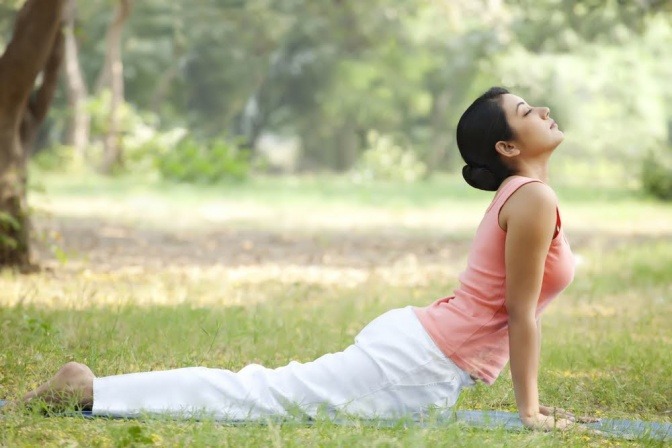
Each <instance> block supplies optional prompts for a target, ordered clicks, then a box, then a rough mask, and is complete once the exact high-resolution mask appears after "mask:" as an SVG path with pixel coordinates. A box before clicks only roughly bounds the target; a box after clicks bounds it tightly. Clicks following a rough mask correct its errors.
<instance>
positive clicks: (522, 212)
mask: <svg viewBox="0 0 672 448" xmlns="http://www.w3.org/2000/svg"><path fill="white" fill-rule="evenodd" d="M509 182H514V183H513V184H509V185H510V187H511V188H510V190H512V191H509V195H508V197H507V198H506V199H505V201H504V203H503V204H502V206H501V208H500V213H499V214H500V218H503V219H500V224H503V222H502V221H508V218H509V217H511V216H514V215H515V216H518V217H520V218H522V219H521V221H522V222H526V223H529V222H530V221H537V222H539V221H545V220H546V219H545V218H548V219H549V220H551V219H555V216H556V209H557V206H558V198H557V196H556V194H555V191H553V189H552V188H551V187H550V186H549V185H548V184H546V183H544V182H542V181H540V180H538V179H532V178H521V177H517V178H516V179H511V180H510V181H509Z"/></svg>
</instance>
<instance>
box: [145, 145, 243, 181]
mask: <svg viewBox="0 0 672 448" xmlns="http://www.w3.org/2000/svg"><path fill="white" fill-rule="evenodd" d="M155 163H156V167H157V169H158V170H159V173H160V174H161V176H162V177H163V178H164V179H166V180H173V181H177V182H189V183H206V184H211V183H216V182H221V181H225V180H228V181H242V180H245V179H246V178H247V176H248V174H249V172H250V157H249V152H248V151H245V150H243V149H241V148H240V147H239V146H238V145H236V144H234V143H231V142H229V141H226V140H222V139H220V140H213V141H211V142H209V143H208V144H204V143H201V142H198V141H196V140H194V139H193V138H190V137H185V138H183V139H182V140H180V142H179V143H178V144H177V145H175V147H173V148H171V149H170V150H169V151H166V152H165V153H164V154H163V155H160V156H157V158H156V159H155Z"/></svg>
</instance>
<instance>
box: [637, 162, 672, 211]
mask: <svg viewBox="0 0 672 448" xmlns="http://www.w3.org/2000/svg"><path fill="white" fill-rule="evenodd" d="M641 179H642V187H643V188H644V191H645V192H646V193H647V194H649V195H651V196H654V197H656V198H659V199H663V200H666V201H672V151H669V150H668V151H665V152H654V151H650V152H649V153H648V154H647V155H646V156H645V157H644V160H643V161H642V174H641Z"/></svg>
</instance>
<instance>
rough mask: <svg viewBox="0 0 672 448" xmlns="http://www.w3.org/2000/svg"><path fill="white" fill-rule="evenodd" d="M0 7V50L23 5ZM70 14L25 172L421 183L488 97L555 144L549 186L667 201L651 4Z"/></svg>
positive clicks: (479, 0) (666, 140) (496, 3)
mask: <svg viewBox="0 0 672 448" xmlns="http://www.w3.org/2000/svg"><path fill="white" fill-rule="evenodd" d="M0 4H1V6H0V48H3V47H4V45H5V44H6V43H7V41H8V40H9V38H10V37H11V30H12V25H13V21H14V17H15V15H16V14H15V13H16V11H17V10H18V9H19V7H20V6H21V5H22V4H23V2H21V1H16V0H15V1H11V0H4V1H3V2H2V3H0ZM69 8H70V9H69V11H70V12H69V13H68V20H67V21H66V28H65V30H66V33H65V36H66V44H65V50H66V51H65V56H64V58H65V59H64V63H63V69H62V72H61V77H60V81H59V85H58V88H57V91H56V93H55V98H54V101H53V104H52V107H51V110H50V112H49V115H48V117H47V118H46V120H45V122H44V124H43V126H42V127H41V129H40V132H39V135H38V137H37V139H36V142H35V143H34V147H33V148H32V149H31V152H32V153H33V156H32V162H31V164H32V169H38V170H40V171H42V172H49V171H51V172H66V173H76V172H82V171H91V172H96V173H103V174H107V175H117V176H118V175H123V174H124V173H140V174H141V175H142V176H143V177H144V178H146V179H162V180H166V181H177V182H188V183H217V182H220V181H228V180H233V181H244V180H245V179H247V178H249V177H250V176H254V175H260V174H297V173H299V174H300V173H303V174H306V173H325V172H329V173H344V174H346V175H347V176H348V178H349V179H351V180H353V181H357V182H367V181H371V180H374V181H375V180H391V181H402V182H416V181H422V180H425V179H428V178H430V177H431V176H434V175H436V174H437V173H438V172H448V173H451V172H453V173H454V172H457V171H458V170H459V169H460V168H461V163H460V160H459V154H458V152H457V148H456V145H455V140H454V131H455V126H456V123H457V120H458V118H459V116H460V114H461V113H462V111H463V110H464V109H465V107H466V106H467V105H468V103H469V102H470V101H472V100H473V99H474V98H475V97H476V96H477V95H478V94H479V93H481V92H482V91H484V90H485V89H487V88H488V87H490V86H491V85H502V86H505V87H507V88H509V89H511V90H513V91H514V92H516V93H518V94H519V95H521V96H523V97H524V98H526V99H527V100H528V102H530V103H531V104H535V105H548V106H549V107H550V108H551V110H552V115H553V117H554V118H555V119H556V121H558V123H559V124H560V126H561V128H562V129H563V130H564V131H565V134H566V140H565V143H564V144H563V145H562V146H561V149H560V150H559V151H558V153H557V156H556V160H555V163H554V170H555V171H554V178H553V180H554V181H555V182H560V183H564V184H577V183H578V184H582V185H586V184H588V185H619V186H624V185H625V186H628V187H632V188H640V187H642V186H644V187H645V188H648V190H650V191H651V192H653V193H654V194H658V195H659V196H663V197H669V196H670V195H672V182H671V181H670V176H672V174H670V170H669V169H667V171H666V170H665V169H663V167H664V166H665V164H668V168H669V161H668V160H667V159H669V155H670V153H672V150H671V149H670V147H671V146H672V107H671V106H670V102H671V100H672V82H670V80H671V79H672V2H669V1H666V0H658V1H656V0H626V1H616V0H603V1H593V0H535V1H531V0H509V1H505V0H468V1H467V0H451V1H444V0H413V1H411V0H404V1H394V0H385V1H382V0H369V1H366V2H362V1H348V0H328V1H327V0H323V1H307V0H273V1H271V0H197V1H194V0H189V1H187V0H174V1H171V2H165V1H162V0H143V1H135V2H134V1H132V0H114V1H113V0H88V1H86V2H83V1H80V2H77V3H76V4H75V2H74V1H70V4H69ZM112 67H114V68H115V69H114V70H112V69H111V68H112ZM114 76H119V77H120V79H121V83H116V84H115V82H114V80H113V79H112V78H113V77H114ZM112 108H113V109H114V112H111V109H112ZM112 120H114V121H112ZM110 134H114V135H110ZM647 167H648V171H647ZM647 179H648V180H649V183H653V184H655V185H653V186H651V185H647ZM660 190H662V193H661V191H660ZM668 190H670V191H668Z"/></svg>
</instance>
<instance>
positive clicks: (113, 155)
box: [101, 0, 131, 174]
mask: <svg viewBox="0 0 672 448" xmlns="http://www.w3.org/2000/svg"><path fill="white" fill-rule="evenodd" d="M130 14H131V0H119V3H118V4H117V11H116V14H115V17H114V20H112V23H110V27H109V28H108V30H107V39H106V40H107V43H106V50H105V68H104V70H105V69H107V70H108V73H107V76H108V79H109V86H108V87H109V89H110V95H111V96H110V110H109V113H108V116H107V126H106V132H105V136H104V137H103V151H104V152H103V165H102V167H101V171H102V172H103V173H105V174H111V173H112V172H113V171H114V169H115V168H117V167H119V166H121V165H122V161H123V157H122V156H123V155H122V149H121V144H120V137H119V131H120V130H119V108H120V106H121V105H122V104H123V102H124V66H123V63H122V61H121V34H122V31H123V28H124V24H125V23H126V20H128V17H129V16H130Z"/></svg>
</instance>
